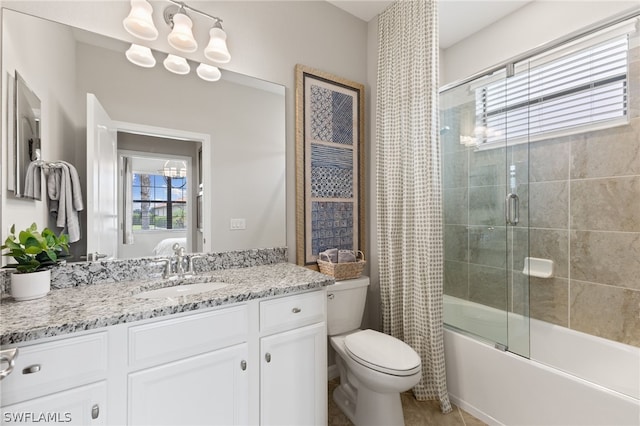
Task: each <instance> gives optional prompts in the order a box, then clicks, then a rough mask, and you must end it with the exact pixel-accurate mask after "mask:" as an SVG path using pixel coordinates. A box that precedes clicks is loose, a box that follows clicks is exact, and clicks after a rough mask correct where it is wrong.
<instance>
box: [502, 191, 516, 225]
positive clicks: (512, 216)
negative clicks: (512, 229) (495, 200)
mask: <svg viewBox="0 0 640 426" xmlns="http://www.w3.org/2000/svg"><path fill="white" fill-rule="evenodd" d="M504 216H505V221H506V222H507V225H517V224H518V222H519V221H520V217H519V216H520V198H519V197H518V194H513V193H510V194H508V195H507V198H506V199H505V208H504Z"/></svg>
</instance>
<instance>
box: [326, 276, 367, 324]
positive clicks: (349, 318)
mask: <svg viewBox="0 0 640 426" xmlns="http://www.w3.org/2000/svg"><path fill="white" fill-rule="evenodd" d="M368 286H369V277H360V278H354V279H352V280H345V281H336V283H335V284H332V285H330V286H328V287H327V334H328V335H329V336H334V335H336V334H341V333H346V332H347V331H351V330H356V329H358V328H359V327H360V324H361V323H362V315H363V313H364V304H365V301H366V300H367V287H368Z"/></svg>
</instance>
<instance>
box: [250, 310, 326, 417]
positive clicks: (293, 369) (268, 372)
mask: <svg viewBox="0 0 640 426" xmlns="http://www.w3.org/2000/svg"><path fill="white" fill-rule="evenodd" d="M260 348H261V356H262V361H261V369H260V377H261V380H260V423H261V424H262V425H296V426H302V425H324V424H327V335H326V327H325V323H324V322H322V323H318V324H313V325H310V326H307V327H302V328H297V329H294V330H291V331H287V332H284V333H278V334H274V335H272V336H268V337H263V338H262V339H261V341H260Z"/></svg>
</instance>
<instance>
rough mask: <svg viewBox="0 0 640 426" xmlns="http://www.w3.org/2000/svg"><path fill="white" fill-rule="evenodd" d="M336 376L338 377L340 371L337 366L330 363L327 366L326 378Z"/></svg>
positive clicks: (330, 378)
mask: <svg viewBox="0 0 640 426" xmlns="http://www.w3.org/2000/svg"><path fill="white" fill-rule="evenodd" d="M336 377H340V372H339V371H338V366H337V365H335V364H332V365H330V366H329V367H327V380H333V379H335V378H336Z"/></svg>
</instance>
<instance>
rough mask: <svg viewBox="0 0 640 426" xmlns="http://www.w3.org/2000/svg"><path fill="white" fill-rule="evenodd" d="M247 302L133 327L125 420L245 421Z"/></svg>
mask: <svg viewBox="0 0 640 426" xmlns="http://www.w3.org/2000/svg"><path fill="white" fill-rule="evenodd" d="M248 332H249V324H248V307H247V305H240V306H234V307H230V308H225V309H220V310H215V311H210V312H205V313H201V314H194V315H188V316H184V317H180V318H176V319H169V320H162V321H157V322H152V323H149V324H144V325H140V326H133V327H130V328H129V330H128V343H129V344H128V358H129V365H130V368H129V370H130V372H129V373H128V375H127V398H128V403H127V407H128V409H127V423H128V424H130V425H156V426H161V425H180V424H189V425H196V424H207V425H246V424H247V423H248V419H249V374H248V371H247V359H248V355H249V353H248V343H247V336H248Z"/></svg>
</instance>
